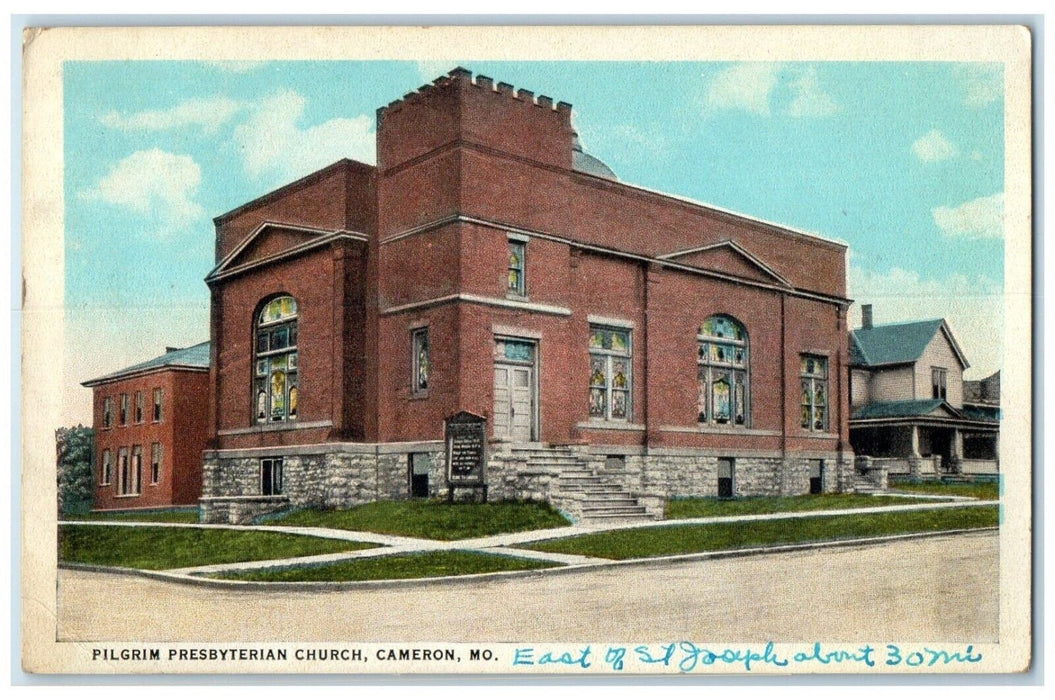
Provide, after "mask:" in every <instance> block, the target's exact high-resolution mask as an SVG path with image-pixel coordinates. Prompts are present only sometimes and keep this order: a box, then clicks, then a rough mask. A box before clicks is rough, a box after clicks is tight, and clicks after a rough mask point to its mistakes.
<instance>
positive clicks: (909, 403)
mask: <svg viewBox="0 0 1055 700" xmlns="http://www.w3.org/2000/svg"><path fill="white" fill-rule="evenodd" d="M862 312H863V313H862V316H863V324H862V327H861V328H858V329H857V330H855V331H853V332H852V333H851V334H850V392H851V398H850V403H851V406H852V410H853V412H852V415H851V418H850V441H851V442H852V443H853V448H854V452H855V454H856V455H857V456H858V457H862V456H868V457H873V458H879V459H880V460H881V461H882V462H883V463H884V464H885V465H886V466H887V468H888V470H889V473H891V474H911V475H913V476H937V475H941V474H983V473H984V474H989V473H996V472H997V471H998V461H997V452H998V449H997V441H998V436H999V430H1000V424H999V408H997V409H996V411H992V410H988V411H987V410H981V409H978V408H976V407H975V404H974V403H972V402H971V401H969V400H968V397H970V398H973V397H974V396H975V395H977V394H978V391H979V390H977V389H976V386H975V384H973V383H971V382H965V381H964V379H963V372H964V370H965V369H967V367H968V366H969V365H968V362H967V358H966V357H964V354H963V351H962V350H961V349H960V346H959V344H958V343H957V342H956V338H955V337H954V336H953V334H952V330H951V329H950V328H949V325H948V324H947V323H946V322H945V320H944V319H934V320H928V321H915V322H912V323H893V324H884V325H878V326H877V325H873V324H872V307H871V306H870V305H865V306H864V307H862ZM994 376H998V375H994ZM990 379H992V378H990ZM983 381H989V380H983ZM990 385H992V382H990ZM996 386H997V387H999V378H997V380H996ZM998 391H999V389H998V388H997V392H998Z"/></svg>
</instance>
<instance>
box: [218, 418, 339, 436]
mask: <svg viewBox="0 0 1055 700" xmlns="http://www.w3.org/2000/svg"><path fill="white" fill-rule="evenodd" d="M332 427H333V421H329V420H320V421H312V422H297V421H286V422H282V423H277V422H276V423H264V424H260V425H253V426H251V427H248V428H230V429H227V430H217V431H216V434H217V435H220V436H223V435H252V434H253V433H279V432H283V431H287V430H310V429H312V428H332Z"/></svg>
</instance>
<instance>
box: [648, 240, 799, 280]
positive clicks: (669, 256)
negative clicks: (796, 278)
mask: <svg viewBox="0 0 1055 700" xmlns="http://www.w3.org/2000/svg"><path fill="white" fill-rule="evenodd" d="M718 250H730V251H732V252H733V253H734V254H735V255H737V256H738V257H740V258H741V259H742V260H744V261H745V262H746V263H747V264H748V265H750V266H752V267H754V268H756V269H757V270H759V271H760V272H761V273H762V274H763V275H765V276H766V277H769V278H770V279H772V280H773V281H775V282H777V283H778V284H781V285H783V286H785V287H791V286H792V284H791V282H789V281H788V279H787V278H786V277H784V276H783V275H781V274H780V273H779V272H777V271H776V270H774V269H773V268H771V267H770V266H769V265H767V264H765V263H764V262H762V261H761V260H759V259H758V257H756V256H754V255H752V254H751V253H750V252H749V251H748V250H746V249H745V248H744V247H743V246H741V245H739V244H738V243H737V242H736V241H733V240H724V241H718V242H717V243H709V244H707V245H701V246H695V247H693V248H686V249H685V250H677V251H674V252H673V253H665V254H663V255H657V256H656V257H657V259H659V260H676V259H677V258H682V257H685V256H687V255H695V254H697V253H706V252H710V251H718Z"/></svg>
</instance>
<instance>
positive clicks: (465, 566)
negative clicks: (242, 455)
mask: <svg viewBox="0 0 1055 700" xmlns="http://www.w3.org/2000/svg"><path fill="white" fill-rule="evenodd" d="M553 566H559V564H556V563H555V562H545V561H535V560H532V559H518V558H514V557H504V556H497V555H490V554H479V553H477V552H465V551H457V550H455V551H446V552H424V553H421V554H394V555H392V556H385V557H369V558H365V559H350V560H348V561H342V562H338V563H336V564H325V565H323V566H310V567H309V566H302V567H297V568H292V569H267V570H262V571H243V572H237V573H235V572H232V573H230V574H221V575H219V576H217V577H216V578H224V579H235V580H239V581H378V580H386V579H401V578H426V577H431V576H465V575H468V574H482V573H490V572H494V571H524V570H529V569H546V568H550V567H553Z"/></svg>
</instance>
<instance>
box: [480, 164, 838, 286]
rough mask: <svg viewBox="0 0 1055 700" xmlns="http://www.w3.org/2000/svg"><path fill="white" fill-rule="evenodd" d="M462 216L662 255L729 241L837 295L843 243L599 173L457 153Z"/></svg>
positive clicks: (802, 282)
mask: <svg viewBox="0 0 1055 700" xmlns="http://www.w3.org/2000/svg"><path fill="white" fill-rule="evenodd" d="M460 182H461V188H462V190H461V197H460V199H461V207H462V211H463V213H465V214H469V215H474V216H478V217H481V218H486V219H493V220H498V221H502V222H508V223H515V224H516V225H517V226H520V227H523V228H528V229H533V230H538V231H543V232H547V233H552V234H556V235H559V236H564V237H567V238H570V239H573V240H578V241H583V242H587V243H593V244H596V245H601V246H605V247H609V248H615V249H618V250H624V251H628V252H635V253H641V254H646V255H662V254H666V253H672V252H675V251H679V250H685V249H688V248H692V247H695V246H700V245H707V244H710V243H716V242H718V241H721V240H734V241H736V242H737V243H738V244H740V245H741V246H743V248H744V249H745V250H747V251H749V252H750V253H751V254H752V255H755V256H756V257H758V258H759V259H761V260H762V261H763V262H765V263H766V264H767V265H769V266H770V267H772V268H773V269H774V270H776V271H777V272H778V273H780V274H781V275H783V276H784V277H786V278H787V279H789V280H790V281H791V282H792V284H794V285H795V286H796V287H799V288H801V289H808V290H812V291H817V292H822V293H824V294H830V295H834V296H844V295H845V293H846V282H845V251H846V249H845V247H843V246H840V245H838V244H834V243H828V242H826V241H822V240H818V239H814V238H810V237H807V236H802V235H798V234H795V233H790V232H782V231H780V230H777V229H774V228H773V227H769V226H766V225H764V224H758V223H753V222H751V221H749V220H746V219H738V218H737V217H734V216H731V215H728V214H724V213H722V212H719V211H716V210H710V209H705V208H703V207H699V206H695V205H692V204H688V203H684V202H681V201H678V200H676V199H673V198H670V197H665V196H662V195H657V194H652V193H649V192H644V191H642V190H638V189H634V188H632V187H627V186H624V185H622V184H620V183H614V182H611V181H608V180H603V179H601V178H596V177H590V176H587V175H581V174H577V173H572V172H568V171H564V172H555V171H553V170H549V169H545V168H540V167H536V166H532V165H530V164H527V163H523V162H519V161H513V160H511V159H508V158H503V157H498V156H496V155H494V154H489V153H481V152H479V151H475V150H472V149H465V150H463V152H462V171H461V174H460Z"/></svg>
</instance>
